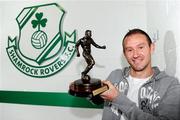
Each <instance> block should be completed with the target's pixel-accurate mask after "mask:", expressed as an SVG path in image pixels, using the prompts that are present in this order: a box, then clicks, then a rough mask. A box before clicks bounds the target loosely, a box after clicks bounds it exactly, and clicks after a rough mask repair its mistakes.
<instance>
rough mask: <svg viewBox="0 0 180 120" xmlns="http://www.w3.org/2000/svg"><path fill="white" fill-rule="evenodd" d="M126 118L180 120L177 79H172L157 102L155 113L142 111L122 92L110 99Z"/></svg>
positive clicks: (179, 90) (179, 97)
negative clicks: (158, 102)
mask: <svg viewBox="0 0 180 120" xmlns="http://www.w3.org/2000/svg"><path fill="white" fill-rule="evenodd" d="M112 105H113V106H116V107H117V108H118V109H120V110H121V111H122V113H123V114H125V115H126V116H127V118H128V120H180V85H179V83H178V80H173V82H171V84H170V85H169V87H168V89H167V90H166V92H165V94H164V96H163V98H162V100H161V101H160V104H159V109H158V113H157V114H156V115H153V114H150V113H146V112H143V111H142V110H141V109H140V108H138V107H137V106H136V104H135V103H133V102H132V101H131V100H129V99H128V98H127V97H126V96H125V95H124V94H121V93H120V95H119V96H118V97H117V98H116V99H114V100H113V101H112Z"/></svg>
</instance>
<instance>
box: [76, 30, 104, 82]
mask: <svg viewBox="0 0 180 120" xmlns="http://www.w3.org/2000/svg"><path fill="white" fill-rule="evenodd" d="M91 36H92V35H91V31H90V30H86V31H85V36H84V37H83V38H81V39H80V40H78V41H77V43H76V51H77V57H79V56H80V53H79V45H81V47H82V49H83V57H84V58H85V60H86V62H87V67H86V68H85V70H84V71H83V72H82V73H81V75H82V76H81V78H82V80H83V81H84V82H86V81H87V82H88V81H89V79H90V77H89V76H88V75H87V73H88V72H89V71H90V70H91V69H92V67H93V66H94V64H95V61H94V59H93V57H92V55H91V44H92V45H93V46H95V47H96V48H100V49H105V48H106V46H99V45H98V44H96V43H95V42H94V40H93V39H92V38H91Z"/></svg>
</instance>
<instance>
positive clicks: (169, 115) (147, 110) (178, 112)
mask: <svg viewBox="0 0 180 120" xmlns="http://www.w3.org/2000/svg"><path fill="white" fill-rule="evenodd" d="M153 69H154V75H153V76H152V77H151V79H149V80H148V81H147V82H146V83H145V84H143V85H142V86H141V87H140V89H139V93H138V103H139V106H137V105H136V103H134V102H132V101H131V100H129V99H128V98H127V97H126V95H127V92H128V89H129V85H128V80H127V79H126V78H127V77H128V76H129V71H130V68H129V67H126V68H124V69H122V70H121V69H117V70H114V71H112V72H111V74H110V75H109V77H108V78H107V80H109V81H111V83H112V84H113V85H114V86H115V87H116V88H118V89H119V91H120V94H119V96H118V97H116V98H115V99H114V100H113V101H106V102H105V103H104V109H103V116H102V120H120V118H121V115H122V114H124V115H125V116H126V117H127V119H128V120H180V84H179V81H178V79H176V78H174V77H171V76H168V75H167V74H166V73H165V72H160V71H159V69H158V68H157V67H153Z"/></svg>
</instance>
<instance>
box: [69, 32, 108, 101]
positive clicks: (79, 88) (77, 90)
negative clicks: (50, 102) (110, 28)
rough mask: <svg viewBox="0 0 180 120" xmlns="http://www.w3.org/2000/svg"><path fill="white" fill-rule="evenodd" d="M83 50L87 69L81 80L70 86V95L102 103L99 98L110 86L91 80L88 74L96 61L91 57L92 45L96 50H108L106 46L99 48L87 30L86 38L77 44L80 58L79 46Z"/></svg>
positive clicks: (94, 79) (97, 80)
mask: <svg viewBox="0 0 180 120" xmlns="http://www.w3.org/2000/svg"><path fill="white" fill-rule="evenodd" d="M80 45H81V47H82V49H83V53H82V55H83V57H84V59H85V61H86V63H87V67H86V68H85V69H84V71H83V72H82V73H81V79H78V80H75V81H74V82H72V83H71V84H70V86H69V94H71V95H73V96H77V97H86V98H88V99H89V100H91V101H92V102H93V103H95V104H100V103H102V100H103V99H102V98H101V97H100V96H99V94H101V93H102V92H104V91H106V90H108V86H107V85H105V84H103V83H102V82H101V80H99V79H96V78H91V77H90V76H89V75H87V73H88V72H89V71H90V70H91V69H92V67H93V66H94V65H95V61H94V59H93V57H92V55H91V45H93V46H94V47H96V48H100V49H106V46H105V45H104V46H99V45H98V44H96V43H95V42H94V40H93V39H92V38H91V31H90V30H86V31H85V36H84V37H83V38H81V39H79V40H78V41H77V43H76V51H77V57H80V53H79V46H80Z"/></svg>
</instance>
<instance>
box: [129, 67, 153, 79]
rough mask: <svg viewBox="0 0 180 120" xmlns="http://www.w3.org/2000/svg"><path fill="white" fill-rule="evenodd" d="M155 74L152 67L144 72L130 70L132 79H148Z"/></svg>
mask: <svg viewBox="0 0 180 120" xmlns="http://www.w3.org/2000/svg"><path fill="white" fill-rule="evenodd" d="M153 73H154V71H153V68H152V67H149V68H146V69H144V70H142V71H135V70H133V69H132V68H131V69H130V75H131V76H132V77H135V78H140V79H142V78H147V77H149V76H151V75H152V74H153Z"/></svg>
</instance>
